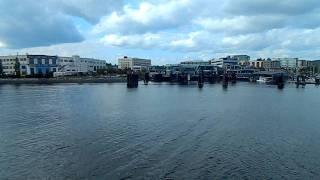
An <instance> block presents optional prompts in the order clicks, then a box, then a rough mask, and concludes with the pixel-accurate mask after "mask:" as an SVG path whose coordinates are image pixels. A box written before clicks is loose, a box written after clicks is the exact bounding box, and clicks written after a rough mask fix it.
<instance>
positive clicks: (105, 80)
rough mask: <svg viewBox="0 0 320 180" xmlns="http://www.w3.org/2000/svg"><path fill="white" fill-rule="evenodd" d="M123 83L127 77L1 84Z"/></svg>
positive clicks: (23, 81)
mask: <svg viewBox="0 0 320 180" xmlns="http://www.w3.org/2000/svg"><path fill="white" fill-rule="evenodd" d="M122 82H127V79H126V77H101V78H98V77H90V78H86V77H81V78H49V79H46V78H40V79H36V78H21V79H0V84H58V83H122Z"/></svg>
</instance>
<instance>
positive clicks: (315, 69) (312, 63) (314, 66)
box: [310, 60, 320, 73]
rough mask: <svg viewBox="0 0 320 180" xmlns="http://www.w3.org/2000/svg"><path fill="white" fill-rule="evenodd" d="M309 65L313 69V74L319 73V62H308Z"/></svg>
mask: <svg viewBox="0 0 320 180" xmlns="http://www.w3.org/2000/svg"><path fill="white" fill-rule="evenodd" d="M310 64H311V66H312V67H313V71H314V72H315V73H320V60H314V61H310Z"/></svg>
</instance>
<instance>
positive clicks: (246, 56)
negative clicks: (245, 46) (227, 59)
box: [232, 55, 250, 61]
mask: <svg viewBox="0 0 320 180" xmlns="http://www.w3.org/2000/svg"><path fill="white" fill-rule="evenodd" d="M232 58H234V59H238V61H250V56H248V55H233V56H232Z"/></svg>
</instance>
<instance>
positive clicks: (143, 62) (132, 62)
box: [118, 56, 151, 71]
mask: <svg viewBox="0 0 320 180" xmlns="http://www.w3.org/2000/svg"><path fill="white" fill-rule="evenodd" d="M150 66H151V60H150V59H140V58H130V57H127V56H125V57H123V58H120V59H118V67H119V69H123V70H124V69H131V70H135V71H139V70H143V69H148V68H149V67H150Z"/></svg>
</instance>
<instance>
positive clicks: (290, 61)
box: [273, 58, 299, 70]
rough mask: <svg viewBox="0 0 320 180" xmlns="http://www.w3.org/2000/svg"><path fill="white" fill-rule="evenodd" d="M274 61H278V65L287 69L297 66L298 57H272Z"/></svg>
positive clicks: (293, 68)
mask: <svg viewBox="0 0 320 180" xmlns="http://www.w3.org/2000/svg"><path fill="white" fill-rule="evenodd" d="M273 60H275V61H280V67H281V68H284V69H288V70H290V69H291V70H295V69H296V68H297V61H298V60H299V59H298V58H274V59H273Z"/></svg>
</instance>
